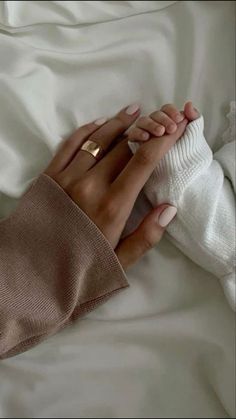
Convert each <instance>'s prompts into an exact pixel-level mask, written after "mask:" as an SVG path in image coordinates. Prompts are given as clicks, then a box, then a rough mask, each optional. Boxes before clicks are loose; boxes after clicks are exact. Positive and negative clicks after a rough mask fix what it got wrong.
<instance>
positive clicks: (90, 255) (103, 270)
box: [0, 174, 128, 359]
mask: <svg viewBox="0 0 236 419" xmlns="http://www.w3.org/2000/svg"><path fill="white" fill-rule="evenodd" d="M0 236H1V240H0V359H3V358H5V357H9V356H12V355H15V354H17V353H20V352H22V351H25V350H27V349H29V348H30V347H32V346H34V345H36V344H38V343H39V342H40V341H42V340H43V339H45V338H46V337H47V336H49V335H51V334H53V333H55V332H57V331H58V330H60V329H61V328H62V327H65V326H66V325H68V324H70V323H71V322H72V321H74V320H75V319H76V318H78V317H80V316H82V315H84V314H86V313H88V312H90V311H91V310H93V309H95V308H96V307H97V306H99V305H100V304H102V303H103V302H105V301H106V300H107V299H108V298H110V297H111V296H112V295H113V294H114V293H116V292H117V291H119V290H121V289H122V288H126V287H128V282H127V279H126V275H125V272H124V271H123V269H122V266H121V264H120V262H119V260H118V258H117V256H116V254H115V252H114V250H113V248H112V246H111V244H110V243H109V241H108V240H107V239H106V237H105V236H104V235H103V234H102V232H101V231H100V230H99V228H98V227H97V226H96V225H95V224H94V223H93V221H92V220H91V219H90V218H89V217H88V216H87V215H86V214H85V213H84V212H83V211H82V210H81V209H80V208H79V207H78V206H77V205H76V204H75V203H74V201H73V200H72V199H71V198H70V197H69V196H68V195H67V194H66V193H65V192H64V190H63V189H62V188H61V187H60V186H59V185H58V184H57V183H56V182H55V181H54V180H52V179H51V178H50V177H48V176H47V175H45V174H42V175H40V176H39V178H38V179H36V181H35V182H34V183H33V184H32V185H31V187H30V188H29V189H28V191H27V192H26V193H25V195H24V196H23V197H22V199H21V200H20V204H19V206H18V207H17V209H16V211H15V212H14V213H12V214H11V216H10V217H9V218H7V219H5V220H3V221H2V222H1V223H0Z"/></svg>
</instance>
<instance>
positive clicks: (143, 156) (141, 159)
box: [135, 147, 154, 166]
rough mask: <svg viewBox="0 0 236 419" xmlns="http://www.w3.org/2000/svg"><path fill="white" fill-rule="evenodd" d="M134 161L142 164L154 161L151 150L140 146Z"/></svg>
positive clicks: (147, 164) (146, 164)
mask: <svg viewBox="0 0 236 419" xmlns="http://www.w3.org/2000/svg"><path fill="white" fill-rule="evenodd" d="M135 158H136V161H137V162H138V164H140V165H142V166H149V165H150V164H152V163H153V161H154V155H153V150H151V148H150V147H140V148H139V149H138V151H137V152H136V154H135Z"/></svg>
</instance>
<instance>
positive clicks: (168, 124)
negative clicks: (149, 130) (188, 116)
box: [150, 111, 177, 134]
mask: <svg viewBox="0 0 236 419" xmlns="http://www.w3.org/2000/svg"><path fill="white" fill-rule="evenodd" d="M150 117H151V118H152V119H153V120H154V121H156V122H158V123H159V124H161V125H163V126H164V127H165V130H166V132H167V134H173V133H174V132H175V131H176V129H177V125H176V123H175V122H174V121H173V120H172V119H171V118H170V117H169V116H168V115H166V113H165V112H162V111H156V112H153V113H152V114H151V115H150Z"/></svg>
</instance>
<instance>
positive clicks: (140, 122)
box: [138, 116, 148, 125]
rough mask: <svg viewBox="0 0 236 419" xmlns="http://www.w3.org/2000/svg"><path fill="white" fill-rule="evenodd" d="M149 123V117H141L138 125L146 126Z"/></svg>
mask: <svg viewBox="0 0 236 419" xmlns="http://www.w3.org/2000/svg"><path fill="white" fill-rule="evenodd" d="M147 121H148V117H147V116H141V117H140V118H139V120H138V124H141V125H142V124H146V123H147Z"/></svg>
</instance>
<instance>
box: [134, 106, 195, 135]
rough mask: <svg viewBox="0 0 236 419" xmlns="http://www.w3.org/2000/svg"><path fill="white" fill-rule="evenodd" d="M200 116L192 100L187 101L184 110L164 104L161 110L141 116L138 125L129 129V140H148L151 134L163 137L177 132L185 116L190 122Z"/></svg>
mask: <svg viewBox="0 0 236 419" xmlns="http://www.w3.org/2000/svg"><path fill="white" fill-rule="evenodd" d="M199 116H200V114H199V112H198V111H197V110H196V109H195V108H194V107H193V104H192V102H187V103H186V104H185V105H184V111H179V110H178V109H177V108H176V107H175V106H174V105H172V104H167V105H164V106H162V108H161V109H160V110H159V111H155V112H153V113H151V114H150V115H149V116H142V117H141V118H139V119H138V121H137V123H136V126H135V127H134V128H132V129H131V130H130V131H129V140H130V141H147V140H149V139H150V136H151V135H152V136H154V137H162V136H163V135H164V134H173V133H175V132H176V130H177V127H178V124H179V123H180V122H181V121H183V120H184V118H187V120H188V122H191V121H193V120H195V119H197V118H199ZM182 134H183V133H181V134H180V136H182Z"/></svg>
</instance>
